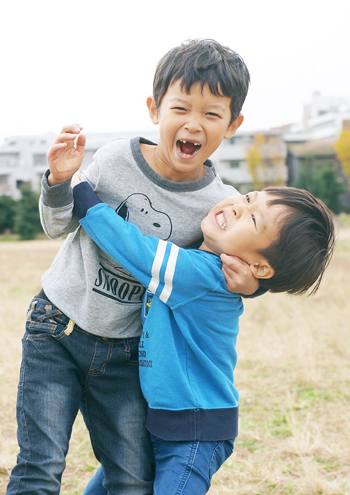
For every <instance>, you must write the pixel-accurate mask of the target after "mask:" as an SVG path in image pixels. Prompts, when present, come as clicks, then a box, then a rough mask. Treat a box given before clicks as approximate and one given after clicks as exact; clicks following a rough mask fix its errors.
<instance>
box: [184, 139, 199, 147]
mask: <svg viewBox="0 0 350 495" xmlns="http://www.w3.org/2000/svg"><path fill="white" fill-rule="evenodd" d="M179 141H180V142H181V143H187V141H185V140H184V139H179ZM188 142H189V143H191V142H192V141H188ZM193 144H194V145H195V146H200V145H201V144H200V143H193Z"/></svg>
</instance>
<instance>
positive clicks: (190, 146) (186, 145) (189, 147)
mask: <svg viewBox="0 0 350 495" xmlns="http://www.w3.org/2000/svg"><path fill="white" fill-rule="evenodd" d="M176 146H177V148H178V149H179V150H180V152H181V153H182V155H184V156H192V155H193V154H194V153H196V152H197V151H198V150H199V149H200V147H201V144H200V143H196V142H192V141H186V140H184V139H179V140H178V141H177V143H176Z"/></svg>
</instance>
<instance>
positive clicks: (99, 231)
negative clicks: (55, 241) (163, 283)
mask: <svg viewBox="0 0 350 495" xmlns="http://www.w3.org/2000/svg"><path fill="white" fill-rule="evenodd" d="M73 196H74V204H75V207H74V211H75V214H76V215H77V217H78V219H79V221H80V223H81V225H82V226H83V228H84V229H85V231H86V232H87V234H88V235H89V236H90V237H91V238H92V239H93V240H94V241H95V242H96V244H97V245H98V246H99V247H100V248H101V249H102V250H103V251H104V252H105V253H106V254H108V255H109V256H110V257H111V258H113V259H114V260H115V261H117V262H118V263H119V264H120V265H122V266H123V267H124V268H125V269H126V270H128V271H129V272H130V273H131V274H132V275H133V276H134V277H135V278H136V279H137V280H139V281H140V282H141V283H142V284H143V285H144V286H148V284H149V282H150V280H151V272H152V265H153V261H154V257H155V253H156V251H157V247H158V244H159V243H160V242H163V243H164V241H159V240H158V239H156V238H153V237H149V236H143V235H142V234H141V232H140V230H139V229H138V228H137V227H136V226H135V225H133V224H131V223H128V222H126V221H124V220H123V219H122V218H121V217H119V216H118V215H117V214H116V213H115V211H114V210H113V209H112V208H109V207H108V205H107V204H105V203H102V202H101V201H100V199H99V198H98V196H97V195H96V194H95V192H94V191H93V189H92V188H91V186H90V185H89V184H88V183H87V182H81V183H80V184H78V185H77V186H76V187H74V189H73Z"/></svg>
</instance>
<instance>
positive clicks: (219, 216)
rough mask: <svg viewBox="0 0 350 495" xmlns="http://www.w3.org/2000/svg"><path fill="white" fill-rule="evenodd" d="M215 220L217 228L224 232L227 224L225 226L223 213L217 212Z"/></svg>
mask: <svg viewBox="0 0 350 495" xmlns="http://www.w3.org/2000/svg"><path fill="white" fill-rule="evenodd" d="M215 220H216V223H217V224H218V226H219V227H220V229H221V230H226V227H227V224H226V220H225V216H224V213H223V212H222V211H219V212H218V213H217V214H216V215H215Z"/></svg>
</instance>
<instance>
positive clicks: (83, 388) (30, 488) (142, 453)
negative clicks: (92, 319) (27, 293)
mask: <svg viewBox="0 0 350 495" xmlns="http://www.w3.org/2000/svg"><path fill="white" fill-rule="evenodd" d="M68 323H69V318H68V317H67V316H65V315H64V314H62V313H61V311H60V310H59V309H58V308H56V307H55V306H54V305H53V304H52V303H50V302H49V301H47V300H44V299H37V298H34V299H33V301H32V303H31V305H30V308H29V311H28V315H27V323H26V332H25V335H24V337H23V356H22V365H21V371H20V380H19V386H18V398H17V422H18V443H19V447H20V452H19V454H18V457H17V464H16V466H15V467H14V468H13V470H12V473H11V476H10V482H9V485H8V489H7V494H8V495H10V494H11V495H12V494H17V495H18V494H27V495H28V494H29V493H33V494H34V493H35V494H36V495H43V494H45V495H47V494H57V495H58V494H59V492H60V485H61V476H62V472H63V470H64V468H65V457H66V454H67V451H68V444H69V439H70V436H71V431H72V426H73V422H74V420H75V417H76V415H77V413H78V410H79V408H80V409H81V412H82V414H83V417H84V420H85V423H86V426H87V428H88V430H89V433H90V438H91V444H92V447H93V450H94V453H95V455H96V457H97V459H98V460H99V461H100V462H101V464H102V465H103V468H104V474H105V480H106V481H105V486H106V489H107V492H108V493H110V494H123V495H150V494H152V493H153V488H152V486H153V477H154V466H153V451H152V445H151V441H150V437H149V434H148V432H147V430H146V428H145V417H146V403H145V400H144V398H143V396H142V393H141V389H140V384H139V373H138V339H137V338H134V339H108V338H103V337H97V336H94V335H92V334H89V333H87V332H84V331H83V330H82V329H80V328H79V327H77V326H75V327H74V328H73V331H72V332H71V333H69V331H67V324H68ZM65 330H66V332H65ZM67 334H68V335H67Z"/></svg>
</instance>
